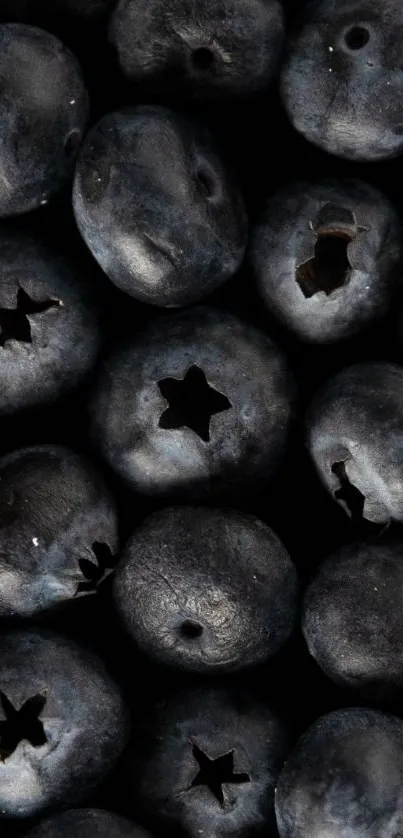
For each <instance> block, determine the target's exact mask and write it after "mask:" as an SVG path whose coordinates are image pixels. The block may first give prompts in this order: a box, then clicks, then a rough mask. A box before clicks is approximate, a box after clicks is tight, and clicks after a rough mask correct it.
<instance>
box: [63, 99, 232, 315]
mask: <svg viewBox="0 0 403 838" xmlns="http://www.w3.org/2000/svg"><path fill="white" fill-rule="evenodd" d="M74 211H75V216H76V220H77V224H78V227H79V229H80V232H81V234H82V236H83V238H84V240H85V242H86V243H87V245H88V247H89V248H90V250H91V252H92V254H93V256H94V257H95V259H96V260H97V261H98V262H99V264H100V265H101V267H102V268H103V270H104V271H105V273H106V274H107V276H109V278H110V279H111V280H112V282H114V283H115V284H116V285H117V286H118V287H119V288H121V289H122V291H125V292H126V293H127V294H130V295H131V296H133V297H136V298H137V299H139V300H142V301H144V302H146V303H151V304H153V305H159V306H168V307H171V306H181V305H186V304H188V303H191V302H194V301H196V300H198V299H200V298H201V297H205V296H206V295H207V294H209V293H211V292H212V291H214V289H215V288H218V287H219V286H220V285H222V284H223V283H224V282H225V281H226V280H227V279H229V278H230V277H231V276H232V275H233V274H234V273H235V272H236V271H237V270H238V268H239V267H240V265H241V262H242V259H243V255H244V252H245V247H246V215H245V209H244V205H243V199H242V196H241V194H240V192H239V190H238V188H237V186H236V184H235V183H234V182H233V180H232V178H231V176H230V175H229V173H228V172H227V171H226V168H225V165H224V164H223V162H222V161H221V159H220V157H219V155H218V153H217V152H216V151H215V149H214V145H213V143H212V140H211V138H210V135H209V133H208V131H207V130H206V129H204V128H202V127H201V126H198V125H197V124H196V123H193V122H192V121H191V120H189V119H188V118H186V117H184V116H182V115H178V114H176V113H174V112H173V111H170V110H168V109H166V108H161V107H151V106H144V107H139V108H132V109H129V108H128V109H125V110H121V111H116V112H115V113H111V114H108V115H107V116H105V117H104V118H103V119H102V120H101V121H100V122H99V123H98V124H97V125H96V126H95V127H94V128H92V130H91V131H90V132H89V134H88V136H87V137H86V140H85V144H84V147H83V149H82V151H81V154H80V156H79V162H78V167H77V170H76V175H75V182H74Z"/></svg>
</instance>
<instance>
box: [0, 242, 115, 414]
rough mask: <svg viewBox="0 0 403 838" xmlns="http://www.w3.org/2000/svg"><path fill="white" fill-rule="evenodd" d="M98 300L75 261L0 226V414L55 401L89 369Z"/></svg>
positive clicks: (97, 334) (96, 341)
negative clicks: (69, 260)
mask: <svg viewBox="0 0 403 838" xmlns="http://www.w3.org/2000/svg"><path fill="white" fill-rule="evenodd" d="M100 346H101V328H100V317H99V310H98V304H97V302H96V300H95V299H94V293H93V291H92V289H91V287H90V285H89V283H88V282H87V281H86V277H84V276H82V275H80V273H79V272H78V271H77V269H76V268H75V266H74V265H73V264H70V263H69V262H68V260H67V259H66V258H65V256H64V255H62V254H57V253H54V252H53V251H51V250H50V249H49V248H48V247H47V246H46V245H44V244H42V243H39V241H37V240H36V239H35V238H34V237H33V236H30V235H26V234H25V233H21V232H20V231H16V230H15V229H14V230H11V229H10V228H9V227H6V226H3V227H2V228H1V229H0V415H3V416H4V415H6V414H12V413H15V412H16V411H18V410H22V409H24V408H33V407H36V406H38V407H39V406H40V405H45V404H48V403H51V402H53V401H54V400H55V399H57V398H59V397H60V396H62V395H67V394H68V393H69V392H71V391H72V390H73V389H74V388H75V387H76V386H77V385H78V384H80V383H81V382H82V381H83V379H84V377H85V376H86V375H87V374H88V373H89V372H90V371H91V369H92V367H93V366H94V364H95V361H96V359H97V356H98V352H99V349H100Z"/></svg>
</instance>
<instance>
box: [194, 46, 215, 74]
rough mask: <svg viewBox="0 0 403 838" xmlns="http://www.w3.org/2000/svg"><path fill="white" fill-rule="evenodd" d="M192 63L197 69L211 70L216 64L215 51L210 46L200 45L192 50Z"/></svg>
mask: <svg viewBox="0 0 403 838" xmlns="http://www.w3.org/2000/svg"><path fill="white" fill-rule="evenodd" d="M192 64H193V66H194V67H195V68H196V70H202V71H203V70H210V68H211V67H212V65H213V64H214V53H213V52H212V51H211V49H209V48H208V47H198V49H195V50H193V52H192Z"/></svg>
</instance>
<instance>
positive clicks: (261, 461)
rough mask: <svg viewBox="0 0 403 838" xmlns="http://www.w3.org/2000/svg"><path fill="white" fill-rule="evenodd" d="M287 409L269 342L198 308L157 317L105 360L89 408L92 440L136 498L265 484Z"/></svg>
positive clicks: (287, 386) (287, 390)
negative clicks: (136, 494)
mask: <svg viewBox="0 0 403 838" xmlns="http://www.w3.org/2000/svg"><path fill="white" fill-rule="evenodd" d="M293 400H294V387H293V382H292V378H291V376H290V374H289V371H288V369H287V364H286V361H285V359H284V357H283V355H282V353H281V352H280V350H279V349H277V347H276V346H275V345H274V344H273V343H272V342H271V340H270V339H269V338H268V337H266V335H264V334H262V333H260V332H259V331H258V330H256V329H255V328H254V327H252V326H250V325H249V324H247V323H243V322H242V321H240V320H238V319H237V318H235V317H234V316H232V315H230V314H228V313H227V312H224V311H220V310H215V309H208V308H207V307H200V308H195V309H192V310H191V311H184V312H176V313H175V314H170V315H165V316H164V317H162V318H160V319H158V320H156V321H154V322H152V323H151V324H150V325H149V327H148V329H145V331H144V332H143V333H142V335H138V337H137V338H136V339H134V340H130V341H128V342H127V343H126V344H125V345H124V346H120V347H118V348H117V349H116V350H115V351H114V352H112V354H111V355H110V356H109V358H107V360H106V361H105V363H104V365H103V367H102V369H101V372H100V375H99V379H98V383H97V386H96V389H95V393H94V395H93V397H92V400H91V405H90V413H91V423H92V436H93V440H94V443H95V444H96V445H97V446H98V447H99V449H100V451H101V452H102V454H103V455H104V456H105V458H106V459H107V460H108V462H109V463H110V465H111V466H112V467H113V468H114V469H115V470H116V471H117V472H118V473H119V474H120V475H121V476H122V477H123V478H124V479H125V480H126V481H127V482H128V484H129V485H131V487H132V488H134V489H137V490H138V491H140V492H142V493H144V494H147V495H159V496H164V495H167V494H169V496H170V497H171V498H172V497H184V498H186V499H187V500H188V499H191V498H193V499H196V498H202V497H204V498H206V497H212V496H217V495H218V494H220V498H221V499H222V498H223V497H224V496H227V495H231V496H235V497H238V495H239V494H240V493H247V492H251V491H252V490H256V488H257V487H258V486H259V485H260V484H261V483H264V484H266V482H267V480H268V479H269V478H270V477H271V476H272V475H273V473H274V471H275V469H276V467H277V465H278V463H279V460H280V459H281V457H282V454H283V452H284V448H285V445H286V441H287V435H288V430H289V426H290V421H291V417H292V407H293Z"/></svg>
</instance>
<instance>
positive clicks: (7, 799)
mask: <svg viewBox="0 0 403 838" xmlns="http://www.w3.org/2000/svg"><path fill="white" fill-rule="evenodd" d="M127 734H128V717H127V711H126V708H125V706H124V704H123V700H122V697H121V695H120V692H119V690H118V688H117V687H116V686H115V684H114V682H113V681H111V679H110V678H109V676H108V675H107V673H106V671H105V668H104V665H103V663H102V662H101V661H99V660H98V659H97V658H96V657H94V656H93V655H91V654H89V653H88V652H85V651H84V650H83V649H80V648H79V647H78V646H77V645H76V644H75V643H72V641H70V640H66V639H64V638H62V637H59V636H58V635H56V634H53V633H48V632H46V631H43V630H38V629H28V630H26V631H16V632H13V633H7V634H3V635H2V636H1V638H0V753H1V760H0V810H1V814H2V816H6V817H13V818H26V817H28V816H32V815H34V814H37V813H40V812H42V811H46V810H47V809H53V808H55V807H62V806H66V805H69V804H71V803H75V802H78V801H80V800H81V799H82V798H83V797H84V796H85V795H86V794H88V791H89V790H90V789H92V788H93V787H94V786H95V785H96V784H97V783H98V782H100V781H101V780H102V779H103V777H104V776H105V774H106V773H107V772H108V771H110V769H111V767H112V766H113V764H114V762H115V761H116V759H117V757H118V756H119V754H120V752H121V751H122V749H123V746H124V745H125V742H126V738H127Z"/></svg>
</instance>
